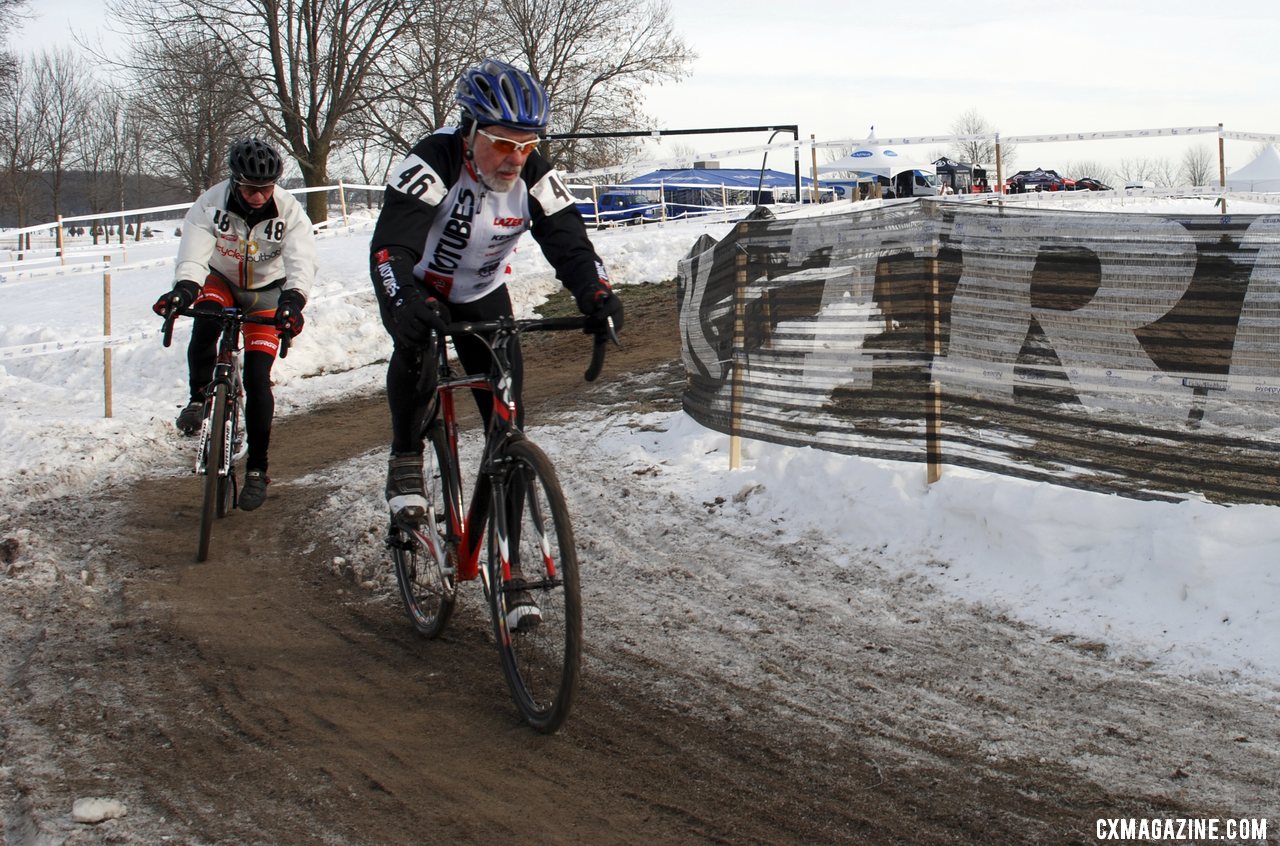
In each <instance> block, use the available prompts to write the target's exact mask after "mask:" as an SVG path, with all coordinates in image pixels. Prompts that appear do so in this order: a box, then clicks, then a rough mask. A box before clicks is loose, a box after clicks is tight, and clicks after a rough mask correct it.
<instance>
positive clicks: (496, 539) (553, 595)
mask: <svg viewBox="0 0 1280 846" xmlns="http://www.w3.org/2000/svg"><path fill="white" fill-rule="evenodd" d="M506 458H507V459H508V460H509V463H510V469H509V470H508V472H507V473H506V474H505V479H504V483H503V484H501V485H495V488H494V503H493V511H492V514H493V519H491V521H490V533H489V567H490V584H491V586H492V588H493V589H491V590H490V592H489V598H490V610H491V612H492V615H493V626H494V633H495V636H496V638H497V642H498V652H499V654H500V655H501V657H502V670H503V675H504V676H505V677H506V680H507V686H508V687H509V688H510V689H511V696H512V698H513V699H514V700H515V703H516V707H517V708H519V709H520V713H521V714H522V715H523V716H524V718H525V720H526V721H527V722H528V723H529V724H530V725H532V726H533V727H534V728H535V729H537V730H538V731H541V732H546V733H550V732H553V731H555V730H556V729H558V728H559V727H560V726H561V724H563V723H564V721H565V718H566V717H568V716H569V711H570V709H571V708H572V706H573V699H574V696H575V695H576V693H577V690H578V679H579V672H580V665H581V659H582V604H581V598H580V594H579V590H580V588H579V584H578V555H577V549H576V547H575V545H574V539H573V528H572V526H571V525H570V522H569V508H568V506H567V505H566V504H565V500H564V493H563V492H562V491H561V489H560V482H559V480H558V479H557V478H556V474H555V468H554V467H553V466H552V464H551V461H550V459H548V458H547V456H546V454H545V453H543V452H542V450H541V449H539V448H538V447H537V446H536V445H534V444H533V443H531V442H530V441H528V440H524V439H519V440H514V441H512V442H511V443H510V444H508V446H507V450H506ZM499 515H501V516H500V517H499ZM504 535H505V538H504ZM504 540H505V542H504ZM504 549H505V550H506V552H507V556H508V560H507V561H506V562H504V561H503V560H502V552H503V550H504ZM504 563H505V564H506V565H508V566H506V567H504V566H503V565H504ZM504 571H505V572H508V573H509V574H510V579H507V578H504ZM521 592H527V593H528V595H529V597H530V598H532V599H533V601H534V602H535V603H536V604H537V607H538V612H539V615H540V616H541V621H540V622H538V623H537V625H534V626H528V625H525V624H522V625H520V626H519V628H518V629H516V630H510V629H509V627H508V625H507V614H508V612H509V611H510V610H511V608H512V607H513V605H514V604H515V603H516V602H517V601H518V600H519V599H520V598H521V597H520V593H521Z"/></svg>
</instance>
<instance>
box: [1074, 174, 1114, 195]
mask: <svg viewBox="0 0 1280 846" xmlns="http://www.w3.org/2000/svg"><path fill="white" fill-rule="evenodd" d="M1076 190H1077V191H1110V190H1111V186H1110V185H1106V184H1104V183H1103V182H1102V181H1101V180H1098V179H1094V178H1093V177H1092V176H1082V177H1080V178H1079V179H1077V180H1076Z"/></svg>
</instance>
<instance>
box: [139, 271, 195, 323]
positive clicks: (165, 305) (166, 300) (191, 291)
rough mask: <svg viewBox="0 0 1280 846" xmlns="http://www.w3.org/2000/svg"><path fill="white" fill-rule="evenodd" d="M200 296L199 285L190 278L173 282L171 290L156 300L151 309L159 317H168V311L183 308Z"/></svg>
mask: <svg viewBox="0 0 1280 846" xmlns="http://www.w3.org/2000/svg"><path fill="white" fill-rule="evenodd" d="M198 296H200V286H199V285H197V284H196V283H194V282H192V281H191V280H190V279H182V280H180V281H178V282H175V283H174V285H173V290H172V291H170V292H169V293H167V294H165V295H164V296H162V297H161V298H160V299H158V300H156V304H155V305H153V306H152V307H151V310H152V311H154V312H155V313H156V314H158V315H160V316H161V317H168V316H169V312H171V311H177V310H179V309H184V308H186V307H187V306H189V305H191V304H192V303H194V302H195V301H196V297H198Z"/></svg>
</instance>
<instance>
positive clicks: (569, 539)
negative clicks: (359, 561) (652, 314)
mask: <svg viewBox="0 0 1280 846" xmlns="http://www.w3.org/2000/svg"><path fill="white" fill-rule="evenodd" d="M591 327H592V322H590V321H589V319H588V318H582V317H561V318H543V319H533V320H524V319H521V320H517V319H515V318H510V317H507V318H501V319H498V320H492V321H481V322H464V323H453V324H450V325H449V326H448V327H446V332H445V335H446V336H452V335H463V334H466V335H475V336H478V337H482V338H486V343H487V345H488V346H489V350H490V352H491V354H492V363H493V364H492V367H491V369H490V371H489V373H487V374H474V375H466V374H456V373H455V372H454V371H453V369H452V365H451V364H450V361H449V356H448V351H447V350H446V345H445V343H444V341H443V338H439V339H438V341H437V343H435V344H434V345H433V346H434V348H431V347H429V348H428V350H427V351H425V352H424V353H423V359H424V360H423V379H422V382H421V383H420V386H419V387H420V389H425V390H430V391H431V398H430V400H429V401H428V404H427V411H426V414H425V416H424V417H423V421H424V422H423V427H422V433H423V438H424V441H425V442H426V443H427V444H428V445H429V447H428V448H427V449H426V450H425V451H424V455H423V480H424V485H425V490H426V500H427V508H426V512H425V514H424V515H422V516H421V517H418V518H404V517H402V518H396V517H394V516H393V517H392V518H391V521H390V524H389V526H388V531H387V546H388V547H390V549H391V553H392V558H393V560H394V563H395V573H396V582H397V585H398V586H399V591H400V598H401V600H402V601H403V603H404V606H405V610H406V611H407V612H408V615H409V619H410V620H411V621H412V623H413V626H414V628H415V629H416V630H417V631H418V632H419V633H420V634H422V635H423V636H425V637H427V638H435V637H437V636H439V635H440V633H441V632H442V631H444V628H445V624H446V623H447V622H448V621H449V617H450V615H451V614H452V613H453V609H454V606H455V604H456V603H457V600H458V593H457V590H458V584H459V583H460V582H465V581H471V580H474V579H476V577H477V576H479V577H480V580H481V583H482V586H483V589H484V596H485V600H486V603H487V604H488V607H489V612H490V616H491V617H492V619H493V634H494V638H495V640H496V642H497V647H498V653H499V655H500V658H501V664H502V669H503V675H504V677H505V679H506V682H507V687H508V688H509V689H510V691H511V696H512V699H513V700H514V701H515V704H516V707H517V709H518V710H519V711H520V714H521V716H522V717H523V718H524V719H525V721H526V722H528V723H529V724H530V725H531V726H533V728H535V729H536V730H538V731H540V732H543V733H548V734H549V733H551V732H554V731H555V730H556V729H558V728H559V727H560V726H561V724H563V722H564V720H565V718H566V717H567V716H568V715H569V711H570V708H571V707H572V704H573V699H574V696H575V694H576V692H577V688H578V678H579V669H580V663H581V657H582V607H581V597H580V592H579V590H580V588H579V581H578V556H577V549H576V546H575V544H574V537H573V527H572V525H571V522H570V518H569V508H568V505H567V504H566V503H565V498H564V493H563V492H562V491H561V488H560V482H559V480H558V479H557V477H556V473H555V468H554V467H553V465H552V463H551V460H550V459H549V458H547V456H546V454H545V453H544V452H543V451H542V450H541V449H540V448H539V447H538V446H537V445H536V444H534V443H533V442H532V441H531V440H530V439H529V438H528V436H526V435H525V434H524V433H523V432H522V431H520V429H519V427H518V426H517V425H516V409H515V403H514V398H513V397H512V396H511V392H510V378H509V377H510V368H511V363H510V357H509V351H510V348H511V344H512V343H513V342H514V339H516V338H518V337H519V335H520V334H521V333H523V332H533V331H563V330H574V329H577V330H583V331H588V332H593V333H594V334H595V336H596V338H595V346H594V349H593V351H592V356H591V364H590V366H589V367H588V369H587V371H586V374H585V379H586V380H587V381H594V380H595V378H596V377H597V376H598V375H599V373H600V369H601V367H602V366H603V364H604V353H605V345H606V342H607V341H608V340H610V339H612V340H613V342H614V343H617V335H616V334H614V332H613V326H612V321H609V323H608V325H607V326H606V327H603V328H600V329H592V328H591ZM433 375H434V386H428V385H427V383H429V382H430V381H431V377H432V376H433ZM459 391H484V392H487V393H489V394H490V395H491V397H492V401H493V406H492V413H491V414H490V417H489V426H488V430H487V431H486V432H485V435H484V444H483V448H482V451H481V456H480V463H479V466H478V468H477V470H476V476H475V482H474V488H473V490H472V494H471V499H470V502H469V504H467V507H466V508H465V510H464V508H463V498H462V491H463V479H462V475H461V462H460V459H459V455H458V422H457V417H456V409H455V402H456V400H455V395H456V394H457V393H458V392H459ZM486 540H487V543H488V553H489V554H488V559H487V561H486V562H485V564H484V566H481V563H480V553H481V547H482V546H484V544H485V542H486ZM522 593H527V594H528V595H529V596H530V597H532V598H533V600H534V601H535V603H536V605H537V607H538V610H539V612H540V615H541V621H540V622H538V623H537V625H536V626H526V625H523V624H522V625H520V626H519V627H517V628H516V629H511V628H509V626H508V624H507V614H508V612H509V611H510V610H511V605H512V604H513V601H514V600H516V599H517V597H518V596H519V595H520V594H522Z"/></svg>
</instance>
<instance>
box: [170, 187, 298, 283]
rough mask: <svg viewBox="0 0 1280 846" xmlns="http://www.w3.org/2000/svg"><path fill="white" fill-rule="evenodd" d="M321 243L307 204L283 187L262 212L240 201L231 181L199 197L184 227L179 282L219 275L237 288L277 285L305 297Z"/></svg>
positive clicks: (177, 273)
mask: <svg viewBox="0 0 1280 846" xmlns="http://www.w3.org/2000/svg"><path fill="white" fill-rule="evenodd" d="M316 268H317V261H316V243H315V237H314V236H313V234H312V231H311V220H310V219H309V218H308V217H307V212H306V210H305V209H303V208H302V205H301V204H300V203H299V202H298V201H297V200H295V199H294V198H293V196H292V195H291V194H289V192H287V191H285V190H284V189H283V188H280V187H279V186H277V187H276V190H275V191H274V192H273V194H272V196H271V199H269V200H268V201H267V202H266V203H265V204H264V205H263V206H262V208H260V209H256V210H255V209H250V208H248V207H247V206H245V204H244V203H243V202H242V201H241V200H240V198H239V196H238V194H237V193H236V189H235V187H234V185H233V183H232V181H231V180H229V179H228V180H224V181H222V182H219V183H218V184H217V185H215V186H213V187H212V188H210V189H209V190H208V191H205V192H204V193H203V194H201V195H200V196H199V198H197V199H196V201H195V203H193V204H192V206H191V208H190V209H188V210H187V216H186V218H185V219H184V220H183V223H182V240H181V241H180V242H179V244H178V258H177V261H176V263H175V268H174V281H181V280H183V279H189V280H191V281H192V282H195V283H196V284H198V285H202V284H204V280H205V276H207V275H208V274H209V273H210V272H213V273H216V274H218V275H219V276H221V277H222V278H224V279H226V280H227V281H228V282H230V283H231V284H232V285H234V286H235V287H237V288H241V289H243V290H246V291H254V290H261V289H263V288H269V287H271V286H275V285H278V284H279V283H280V281H281V280H282V279H283V280H285V282H284V287H285V288H296V289H297V290H298V291H299V292H301V293H302V295H303V296H304V297H305V296H307V295H308V294H309V292H310V291H311V284H312V282H313V281H314V280H315V276H316Z"/></svg>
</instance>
